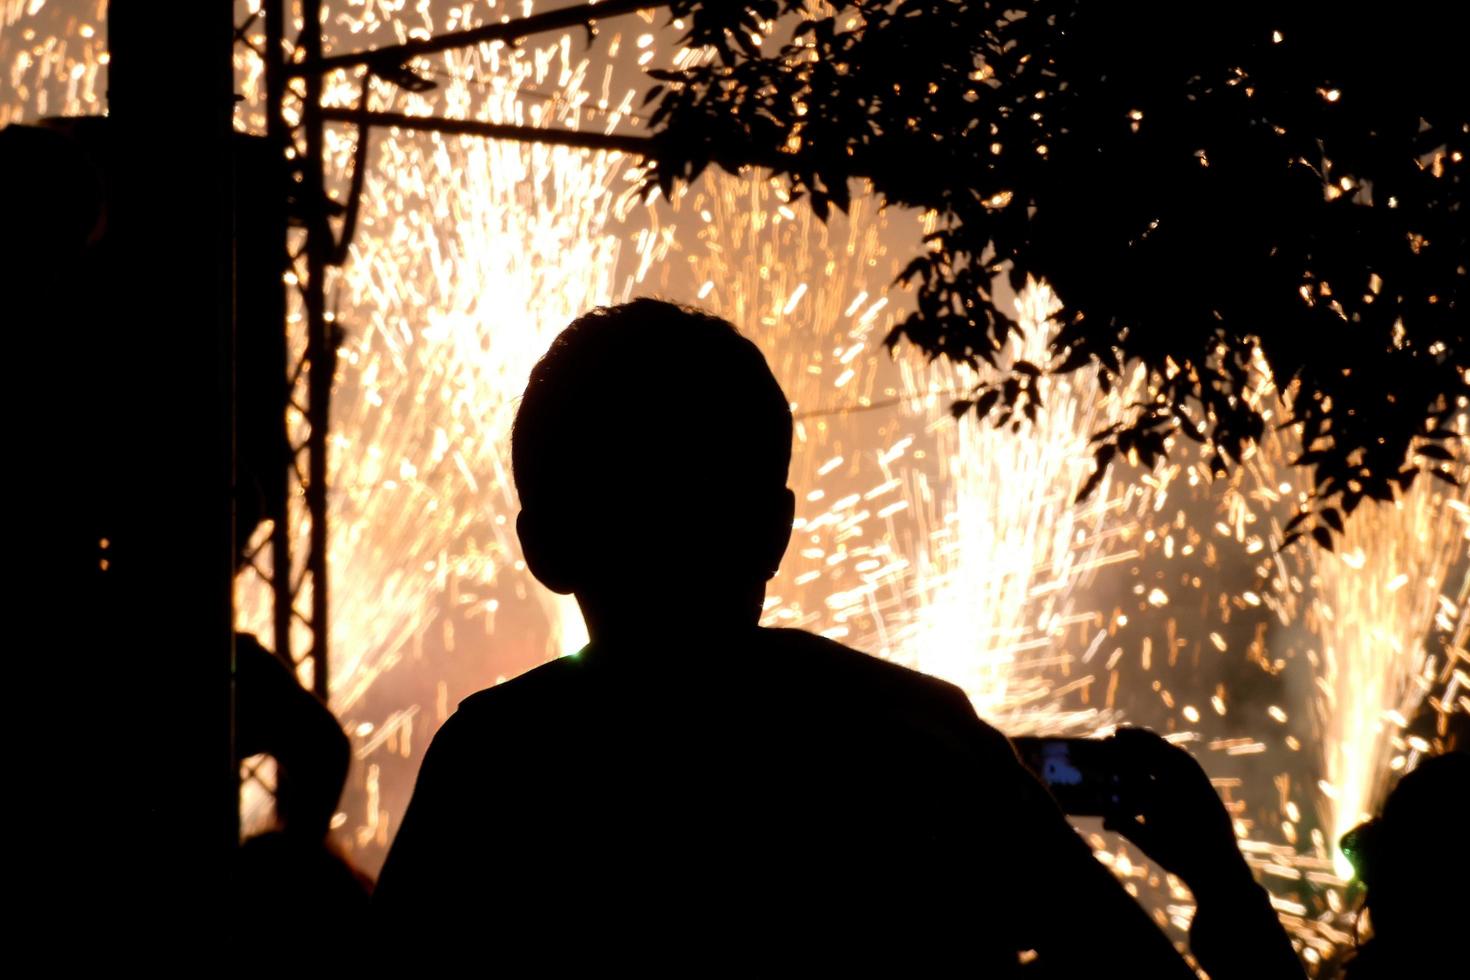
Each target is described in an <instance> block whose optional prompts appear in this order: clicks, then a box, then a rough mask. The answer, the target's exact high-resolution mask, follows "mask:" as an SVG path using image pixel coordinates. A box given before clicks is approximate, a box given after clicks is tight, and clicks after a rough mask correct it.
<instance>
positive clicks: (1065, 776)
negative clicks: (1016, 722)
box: [1011, 737, 1121, 817]
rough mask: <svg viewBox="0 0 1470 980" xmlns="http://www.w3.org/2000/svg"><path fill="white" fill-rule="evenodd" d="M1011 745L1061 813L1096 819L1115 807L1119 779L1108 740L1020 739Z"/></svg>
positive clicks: (1115, 758) (1111, 745)
mask: <svg viewBox="0 0 1470 980" xmlns="http://www.w3.org/2000/svg"><path fill="white" fill-rule="evenodd" d="M1011 742H1012V744H1014V745H1015V747H1016V753H1017V754H1018V755H1019V756H1020V757H1021V762H1022V763H1023V764H1024V765H1025V766H1026V768H1027V769H1030V770H1031V771H1032V772H1033V773H1035V774H1036V777H1037V778H1038V779H1040V780H1041V782H1042V783H1043V784H1045V786H1046V788H1047V789H1048V790H1050V791H1051V795H1052V796H1053V797H1055V799H1056V801H1057V804H1058V805H1059V806H1060V807H1061V808H1062V811H1063V812H1064V813H1068V814H1071V815H1072V816H1076V817H1099V816H1104V815H1106V814H1108V813H1110V812H1112V811H1113V810H1114V809H1115V808H1116V807H1117V806H1118V802H1119V793H1120V790H1121V787H1120V782H1121V778H1120V773H1119V767H1118V760H1117V756H1116V753H1115V751H1114V750H1115V745H1114V743H1113V741H1112V739H1105V738H1031V737H1022V738H1013V739H1011Z"/></svg>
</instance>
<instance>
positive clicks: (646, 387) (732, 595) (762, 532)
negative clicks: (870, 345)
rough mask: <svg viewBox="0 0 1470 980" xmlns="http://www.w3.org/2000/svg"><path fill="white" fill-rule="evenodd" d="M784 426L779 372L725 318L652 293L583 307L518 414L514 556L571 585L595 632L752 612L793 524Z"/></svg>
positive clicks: (788, 429) (542, 575)
mask: <svg viewBox="0 0 1470 980" xmlns="http://www.w3.org/2000/svg"><path fill="white" fill-rule="evenodd" d="M791 433H792V421H791V409H790V405H789V403H788V402H787V400H786V396H785V395H784V394H783V393H782V391H781V387H780V385H779V384H777V382H776V379H775V377H774V376H773V375H772V374H771V371H770V368H769V367H767V365H766V361H765V358H764V357H762V355H761V352H760V350H759V349H758V348H757V347H756V346H755V345H754V344H753V343H751V342H750V341H749V340H747V339H746V338H744V337H742V336H741V335H740V332H739V331H738V330H736V329H735V327H734V326H732V325H731V324H729V323H727V322H726V321H724V320H721V319H719V318H717V317H714V316H710V315H709V314H706V313H701V312H699V311H697V310H691V309H687V308H684V307H680V306H676V305H674V304H672V303H665V302H661V301H658V300H653V299H636V300H633V301H632V302H630V303H624V304H622V305H620V306H612V307H604V308H599V309H595V310H593V311H591V312H590V313H587V314H586V315H584V316H581V317H579V318H578V319H576V320H575V321H573V322H572V324H571V325H570V326H568V327H567V328H566V329H565V330H563V331H562V332H561V334H560V335H558V336H557V338H556V340H554V341H553V342H552V344H551V348H550V349H549V350H548V351H547V352H546V354H545V356H543V357H542V358H541V360H540V361H539V362H538V363H537V364H536V367H535V369H534V370H532V372H531V378H530V381H529V383H528V384H527V385H526V392H525V396H524V397H523V398H522V399H521V404H520V408H519V410H518V411H517V413H516V419H515V427H514V430H513V432H512V437H511V456H512V464H513V467H514V474H515V483H516V489H517V491H518V492H519V494H520V498H521V514H520V517H519V519H518V521H517V525H516V527H517V530H518V532H519V534H520V539H521V546H522V550H523V552H524V554H525V558H526V562H527V564H528V565H529V567H530V569H531V571H532V573H533V574H534V575H535V576H536V577H537V578H538V579H540V580H541V582H542V583H543V584H545V585H546V586H547V587H548V588H550V589H552V590H554V591H556V592H560V593H564V594H565V593H574V594H576V596H577V599H578V602H579V603H580V604H581V606H582V609H583V611H584V613H586V615H587V617H588V621H589V626H590V627H591V629H592V630H593V633H594V637H595V636H596V634H597V632H598V631H599V629H600V630H602V631H604V632H605V631H607V630H608V629H617V630H621V629H624V628H626V627H628V626H633V625H635V624H640V623H646V624H651V623H655V622H657V621H659V620H663V621H669V620H670V619H672V620H674V621H678V620H681V619H686V618H688V619H691V620H697V621H699V622H705V623H710V624H711V625H715V624H716V623H719V622H721V621H722V622H723V624H724V625H733V624H734V623H735V622H744V623H748V624H750V625H754V623H755V621H756V619H757V618H758V616H759V611H760V605H761V601H762V599H763V597H764V594H765V583H766V581H767V580H768V579H769V578H770V577H771V576H772V575H774V574H775V573H776V568H777V566H778V565H779V564H780V562H781V557H782V555H783V554H784V553H785V550H786V545H787V543H788V542H789V540H790V537H791V518H792V512H793V507H794V501H793V497H792V494H791V491H790V490H788V489H787V487H786V476H787V471H788V469H789V467H790V463H791ZM712 620H713V621H715V622H711V621H712Z"/></svg>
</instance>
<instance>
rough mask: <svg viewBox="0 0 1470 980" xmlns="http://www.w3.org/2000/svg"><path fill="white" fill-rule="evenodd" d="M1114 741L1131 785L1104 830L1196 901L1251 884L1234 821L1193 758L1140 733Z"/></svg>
mask: <svg viewBox="0 0 1470 980" xmlns="http://www.w3.org/2000/svg"><path fill="white" fill-rule="evenodd" d="M1113 738H1114V741H1115V743H1116V745H1117V751H1118V757H1119V764H1120V769H1121V771H1122V772H1124V773H1126V774H1127V778H1126V780H1125V782H1124V784H1123V787H1122V789H1123V798H1122V800H1121V802H1120V805H1119V807H1118V809H1117V810H1116V811H1115V812H1113V813H1111V814H1109V815H1108V816H1107V817H1106V818H1105V819H1104V821H1103V826H1104V827H1105V828H1107V829H1108V830H1113V831H1117V832H1118V833H1120V834H1122V835H1123V836H1124V837H1126V838H1127V839H1128V840H1130V841H1132V842H1133V843H1134V844H1136V845H1138V847H1139V848H1140V849H1141V850H1142V851H1143V853H1144V854H1146V855H1148V856H1149V857H1150V858H1152V859H1153V860H1154V861H1155V862H1156V863H1158V864H1159V865H1160V866H1162V867H1163V868H1164V869H1165V870H1167V871H1169V872H1171V873H1173V874H1175V875H1177V876H1179V877H1180V878H1181V879H1183V880H1184V883H1185V884H1186V885H1188V886H1189V889H1190V891H1192V892H1194V893H1195V896H1196V897H1199V894H1200V892H1201V890H1205V891H1209V890H1218V889H1221V888H1230V887H1234V886H1237V885H1239V884H1241V883H1243V882H1245V883H1248V882H1250V881H1251V880H1252V879H1251V874H1250V869H1249V868H1248V867H1247V866H1246V863H1245V859H1244V858H1243V857H1242V856H1241V854H1240V848H1239V847H1238V846H1237V845H1236V843H1235V828H1234V824H1233V822H1232V821H1231V819H1230V814H1229V813H1228V812H1227V811H1226V809H1225V804H1224V803H1222V802H1221V800H1220V797H1219V795H1218V794H1217V793H1216V792H1215V787H1214V786H1212V785H1211V784H1210V779H1209V777H1208V776H1206V775H1205V771H1204V770H1203V769H1201V768H1200V765H1199V763H1198V762H1196V761H1195V760H1194V757H1193V756H1192V755H1190V754H1189V753H1188V752H1186V751H1185V750H1184V749H1181V748H1179V747H1177V746H1174V745H1170V744H1169V743H1168V742H1166V741H1165V740H1164V739H1162V738H1160V737H1159V736H1158V735H1156V734H1154V733H1153V732H1151V731H1148V730H1146V729H1143V728H1121V729H1119V730H1118V732H1117V734H1115V735H1114V736H1113Z"/></svg>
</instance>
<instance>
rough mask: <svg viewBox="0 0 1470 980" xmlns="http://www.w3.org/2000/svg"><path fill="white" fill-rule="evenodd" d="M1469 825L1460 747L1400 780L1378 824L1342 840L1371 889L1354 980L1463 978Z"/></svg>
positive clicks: (1469, 796)
mask: <svg viewBox="0 0 1470 980" xmlns="http://www.w3.org/2000/svg"><path fill="white" fill-rule="evenodd" d="M1460 744H1461V745H1463V744H1464V743H1463V742H1461V743H1460ZM1467 825H1470V754H1467V752H1466V751H1464V750H1463V749H1461V750H1460V751H1451V752H1446V753H1445V754H1444V755H1439V756H1435V757H1433V758H1430V759H1426V760H1424V761H1423V762H1422V763H1420V764H1419V767H1418V768H1416V769H1415V770H1413V771H1412V772H1410V773H1408V774H1406V775H1405V776H1404V777H1403V778H1402V779H1400V780H1399V783H1398V785H1397V786H1396V787H1394V791H1393V792H1392V793H1390V794H1389V797H1388V800H1387V801H1386V802H1385V803H1384V804H1383V813H1382V814H1381V815H1380V816H1379V817H1378V818H1377V819H1376V820H1371V821H1369V822H1368V823H1365V824H1362V825H1360V826H1359V827H1357V828H1355V829H1354V830H1353V831H1352V832H1350V833H1349V834H1348V835H1347V836H1346V837H1345V838H1344V839H1343V850H1344V851H1345V852H1347V854H1348V855H1349V857H1350V858H1351V859H1352V862H1353V865H1354V867H1355V869H1356V870H1357V877H1358V879H1359V880H1360V881H1361V882H1362V883H1363V884H1364V885H1365V886H1366V888H1367V893H1366V897H1365V899H1364V902H1363V905H1364V908H1366V909H1367V912H1368V920H1369V926H1370V927H1371V933H1372V935H1371V938H1369V939H1368V940H1367V941H1366V942H1364V943H1363V944H1362V945H1361V946H1360V947H1359V948H1358V950H1357V951H1356V953H1355V954H1354V955H1353V956H1352V957H1351V958H1350V959H1348V961H1347V962H1346V964H1345V966H1344V969H1343V976H1345V977H1347V978H1348V980H1386V978H1400V977H1402V978H1417V977H1451V976H1463V975H1464V971H1465V964H1466V958H1465V930H1466V928H1467V927H1470V904H1467V902H1466V899H1465V886H1466V882H1470V851H1467V850H1466V848H1465V828H1466V826H1467Z"/></svg>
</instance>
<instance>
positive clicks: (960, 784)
mask: <svg viewBox="0 0 1470 980" xmlns="http://www.w3.org/2000/svg"><path fill="white" fill-rule="evenodd" d="M792 432H793V422H792V415H791V410H790V404H789V402H788V401H787V398H786V396H785V395H784V394H783V393H782V391H781V388H780V386H779V385H778V384H777V382H776V379H775V377H774V376H773V375H772V373H771V371H770V369H769V368H768V367H767V365H766V362H765V360H764V358H763V357H762V355H761V353H760V351H759V350H758V349H757V348H756V347H755V345H754V344H752V343H751V342H750V341H749V340H747V339H745V338H744V337H742V336H741V335H740V333H739V332H738V331H737V330H736V329H735V328H734V327H733V326H732V325H730V324H729V323H727V322H725V321H723V320H720V319H717V318H715V317H713V316H709V315H706V314H703V313H699V312H696V311H692V310H687V309H684V308H681V307H677V306H674V305H672V304H668V303H664V302H659V301H655V300H649V299H640V300H635V301H633V302H631V303H627V304H624V305H621V306H616V307H612V308H604V309H598V310H594V311H592V312H591V313H588V314H587V315H585V316H583V317H581V318H579V319H578V320H576V321H575V322H573V323H572V324H571V326H569V327H568V328H567V329H566V330H565V331H563V332H562V333H561V334H560V335H559V336H558V337H557V338H556V340H555V341H554V342H553V344H552V345H551V348H550V350H549V351H547V353H546V355H545V356H544V357H543V358H542V359H541V361H540V362H539V363H538V364H537V365H536V367H535V370H534V371H533V372H532V374H531V378H530V382H529V384H528V385H527V387H526V391H525V396H524V398H523V400H522V402H521V404H520V408H519V411H518V414H517V416H516V420H515V428H514V433H513V439H512V450H513V465H514V476H515V482H516V487H517V490H518V491H519V494H520V499H521V507H522V510H521V513H520V516H519V519H518V521H517V530H518V532H519V535H520V540H521V544H522V547H523V551H524V555H525V558H526V561H527V563H528V565H529V567H530V569H531V571H532V572H533V573H534V574H535V576H536V577H537V579H539V580H540V581H541V582H542V583H544V584H545V585H546V586H547V587H548V588H550V589H552V590H554V591H556V592H559V593H564V594H566V593H570V594H572V595H575V596H576V599H577V602H578V604H579V605H580V607H581V610H582V612H583V615H584V617H585V619H586V622H587V628H588V632H589V635H590V638H591V640H590V643H589V644H588V646H587V647H586V648H585V649H584V650H582V651H581V652H580V653H579V654H577V655H574V656H569V657H563V658H561V659H558V660H555V661H552V662H550V663H547V664H545V665H543V666H541V667H538V668H536V669H534V670H532V671H529V672H528V673H526V674H523V675H522V676H520V677H517V678H515V679H513V680H511V681H509V682H506V683H503V684H500V685H498V686H496V687H493V688H490V689H488V690H484V691H481V692H479V693H478V694H475V695H473V696H471V697H469V698H467V699H466V700H465V701H464V702H463V703H462V704H461V705H460V706H459V710H458V711H457V712H456V713H455V714H454V715H453V716H451V717H450V718H449V719H448V721H447V722H446V723H445V724H444V725H443V727H442V728H441V730H440V731H439V733H438V734H437V736H436V737H435V738H434V740H433V743H432V745H431V746H430V748H429V750H428V754H427V756H426V758H425V760H424V763H423V767H422V770H421V772H420V775H419V779H418V783H417V786H416V788H415V791H414V796H413V800H412V802H411V804H410V806H409V808H408V810H407V812H406V814H405V816H404V820H403V824H402V827H401V828H400V830H399V833H398V836H397V839H396V841H395V843H394V845H393V848H392V850H391V852H390V854H389V856H388V860H387V863H386V865H385V866H384V868H383V872H382V876H381V878H380V881H379V885H378V890H377V893H376V896H375V900H374V901H375V905H376V907H377V910H378V912H379V913H380V915H381V918H380V921H382V922H383V923H384V924H385V927H386V928H389V929H391V930H392V932H393V934H394V935H396V936H398V937H399V938H400V940H401V941H402V942H404V943H406V944H407V945H408V946H409V947H411V950H412V955H413V956H414V958H415V959H419V958H420V956H422V955H429V954H433V955H436V956H437V955H441V954H451V955H454V954H471V955H476V956H483V957H485V958H486V959H487V961H488V960H490V959H495V960H500V959H501V958H502V957H507V956H516V957H520V956H532V957H535V958H536V959H537V960H538V961H540V962H542V964H543V965H546V966H552V965H555V964H564V965H565V964H573V963H585V962H593V961H595V962H599V963H602V964H604V965H606V964H611V963H614V962H623V963H641V964H644V965H654V964H663V965H666V966H668V965H672V966H677V967H679V968H681V969H684V970H693V971H698V972H701V973H703V972H711V971H714V972H722V971H723V970H725V969H732V968H737V967H745V968H757V969H761V970H763V971H765V970H777V969H780V968H782V967H786V966H799V965H806V966H809V967H813V968H824V969H825V968H831V967H834V966H837V965H839V964H847V965H849V966H859V965H860V966H864V967H867V968H875V967H879V966H880V965H885V964H886V968H885V972H890V971H891V970H896V969H902V970H904V971H906V972H912V971H915V970H918V971H921V972H928V971H931V970H933V969H936V968H939V967H941V966H942V967H944V968H945V969H946V970H958V971H960V972H964V973H967V974H972V975H975V974H978V975H981V976H1003V975H1008V974H1011V973H1014V972H1016V971H1017V970H1018V969H1019V967H1018V964H1019V963H1021V962H1022V961H1031V966H1030V967H1028V968H1027V973H1028V974H1029V973H1032V972H1044V973H1045V974H1047V975H1058V976H1080V975H1084V974H1086V975H1092V974H1093V973H1095V972H1096V971H1097V970H1098V969H1099V968H1100V965H1101V964H1106V963H1109V962H1111V963H1115V964H1118V965H1120V966H1121V967H1123V968H1124V969H1125V970H1126V974H1127V975H1129V976H1133V977H1147V976H1180V977H1185V976H1191V975H1192V973H1191V972H1190V971H1188V970H1187V968H1186V967H1185V966H1184V963H1183V962H1182V960H1180V959H1179V958H1178V957H1177V955H1176V954H1175V952H1174V950H1173V948H1172V947H1171V945H1170V944H1169V942H1168V941H1167V940H1166V939H1165V937H1164V936H1163V934H1162V933H1161V932H1160V931H1159V930H1158V929H1157V928H1156V927H1155V926H1154V925H1153V923H1152V922H1151V921H1150V920H1149V919H1148V917H1147V916H1146V915H1145V914H1144V913H1143V911H1142V910H1141V909H1140V908H1139V907H1138V906H1137V905H1136V904H1135V903H1134V902H1133V901H1132V899H1130V898H1129V896H1128V895H1127V893H1126V892H1124V891H1123V889H1122V888H1121V887H1120V886H1119V885H1118V884H1117V882H1116V881H1115V880H1114V879H1113V878H1112V876H1111V875H1110V873H1109V872H1108V871H1107V870H1106V869H1105V868H1103V867H1102V865H1100V864H1099V863H1098V862H1097V861H1096V860H1095V859H1094V858H1093V857H1092V854H1091V852H1090V850H1089V849H1088V847H1087V846H1086V845H1085V843H1083V841H1082V840H1081V838H1080V837H1078V835H1077V834H1076V833H1075V832H1074V831H1073V830H1072V828H1071V826H1070V825H1069V824H1068V823H1067V822H1066V819H1065V818H1064V817H1063V815H1062V814H1061V812H1060V811H1059V810H1058V809H1057V807H1056V806H1055V804H1054V803H1053V802H1052V801H1051V799H1050V798H1049V797H1048V796H1047V794H1046V792H1045V790H1044V789H1043V788H1042V787H1041V786H1040V784H1038V783H1037V782H1036V781H1035V780H1034V779H1033V778H1032V777H1031V776H1030V774H1029V773H1027V772H1026V770H1024V769H1023V768H1022V766H1021V764H1020V763H1019V762H1018V760H1017V758H1016V756H1015V753H1014V752H1013V750H1012V748H1011V746H1010V744H1009V742H1008V741H1007V740H1006V738H1005V737H1004V736H1002V735H1001V734H1000V733H998V732H997V731H995V730H994V729H993V728H990V727H989V726H987V725H985V724H984V723H982V722H981V721H980V720H979V719H978V718H977V717H976V716H975V713H974V711H973V709H972V708H971V706H970V703H969V701H968V699H967V698H966V697H965V695H964V694H963V692H961V691H960V690H959V689H958V688H956V687H954V686H952V685H950V684H947V683H945V682H943V681H940V680H937V679H934V678H932V677H928V676H925V675H923V674H920V673H917V672H915V671H911V670H907V669H905V668H903V667H900V666H897V665H894V664H891V663H889V662H887V661H884V660H880V659H878V658H875V657H870V656H867V655H865V654H861V653H858V652H856V651H854V650H851V649H849V648H847V647H844V646H842V645H840V644H838V643H836V642H833V641H830V640H827V639H824V638H822V637H819V636H815V635H812V634H810V633H806V632H802V631H799V630H794V629H764V628H761V627H760V626H759V625H758V620H759V619H760V616H761V611H762V605H763V602H764V600H765V594H766V583H767V582H768V581H769V580H770V579H771V578H772V576H774V575H775V573H776V570H777V567H778V566H779V565H780V562H781V558H782V555H783V554H784V553H785V551H786V549H787V546H788V544H789V543H790V540H791V535H792V519H793V513H794V506H795V504H794V497H793V495H792V491H791V490H790V489H788V487H787V485H786V480H787V471H788V468H789V465H790V460H791V448H792ZM421 962H422V960H421ZM1042 967H1045V968H1046V969H1044V970H1042V969H1040V968H1042ZM1099 975H1101V974H1099ZM1108 975H1112V974H1108Z"/></svg>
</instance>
